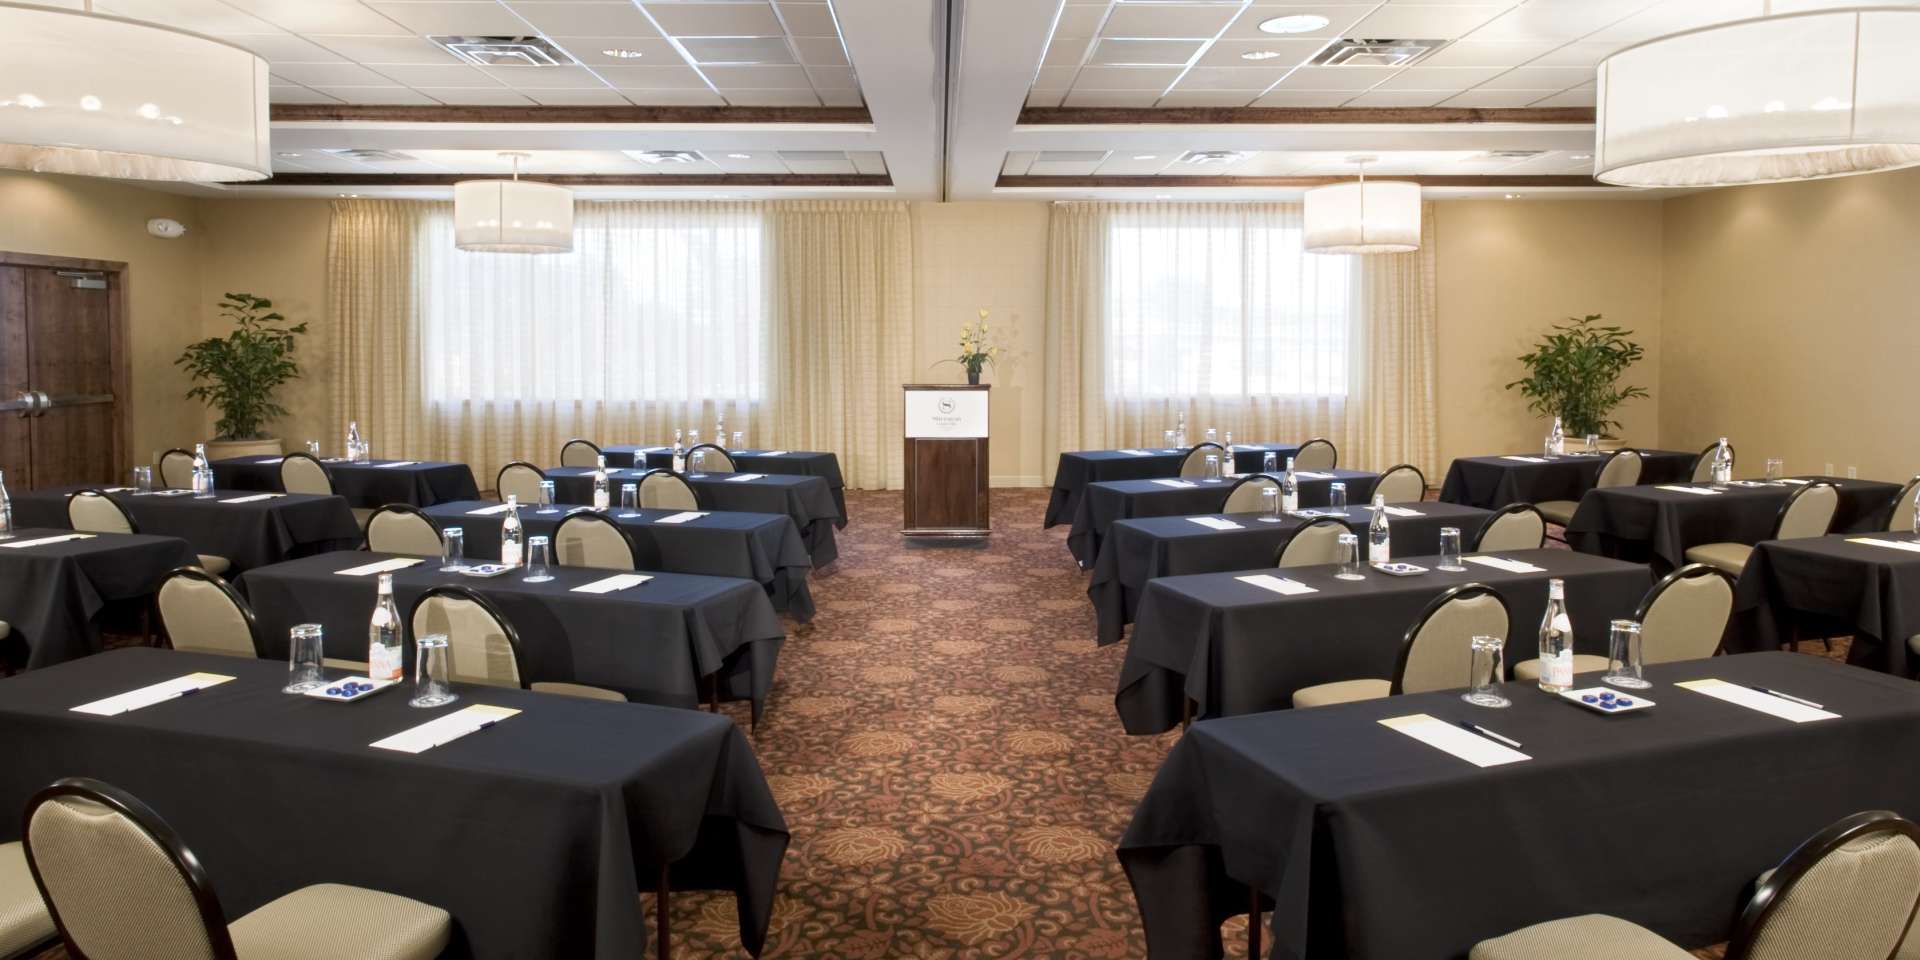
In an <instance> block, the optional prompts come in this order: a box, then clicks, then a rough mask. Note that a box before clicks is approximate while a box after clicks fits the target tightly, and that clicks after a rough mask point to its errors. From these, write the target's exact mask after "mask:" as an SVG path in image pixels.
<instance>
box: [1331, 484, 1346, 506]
mask: <svg viewBox="0 0 1920 960" xmlns="http://www.w3.org/2000/svg"><path fill="white" fill-rule="evenodd" d="M1327 506H1329V507H1332V508H1333V509H1335V510H1345V509H1346V508H1347V485H1346V484H1344V483H1337V482H1336V483H1330V484H1327Z"/></svg>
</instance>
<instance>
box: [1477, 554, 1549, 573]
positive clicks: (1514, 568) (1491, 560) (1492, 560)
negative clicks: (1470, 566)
mask: <svg viewBox="0 0 1920 960" xmlns="http://www.w3.org/2000/svg"><path fill="white" fill-rule="evenodd" d="M1460 559H1461V560H1463V561H1465V562H1467V563H1477V564H1479V565H1481V566H1483V567H1492V568H1494V569H1495V570H1505V571H1506V572H1508V573H1545V572H1546V570H1547V568H1546V567H1536V566H1534V565H1533V564H1531V563H1527V562H1525V561H1521V560H1508V559H1507V558H1505V557H1461V558H1460Z"/></svg>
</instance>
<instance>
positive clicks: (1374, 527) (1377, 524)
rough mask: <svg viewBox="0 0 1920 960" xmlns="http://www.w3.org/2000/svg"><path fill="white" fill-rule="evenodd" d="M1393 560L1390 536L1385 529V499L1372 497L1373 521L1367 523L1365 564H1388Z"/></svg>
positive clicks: (1376, 495) (1378, 495)
mask: <svg viewBox="0 0 1920 960" xmlns="http://www.w3.org/2000/svg"><path fill="white" fill-rule="evenodd" d="M1392 560H1393V547H1392V534H1391V532H1390V531H1388V529H1387V498H1386V496H1385V495H1384V494H1379V493H1376V494H1374V495H1373V519H1372V520H1370V521H1368V522H1367V562H1368V563H1390V562H1392Z"/></svg>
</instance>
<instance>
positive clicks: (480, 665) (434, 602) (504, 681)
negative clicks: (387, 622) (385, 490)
mask: <svg viewBox="0 0 1920 960" xmlns="http://www.w3.org/2000/svg"><path fill="white" fill-rule="evenodd" d="M408 619H409V621H410V622H411V623H412V624H413V636H414V638H415V640H418V639H419V638H420V637H423V636H426V635H428V634H433V633H438V634H444V635H445V636H446V638H447V655H448V656H447V659H448V666H449V668H450V669H449V671H448V672H449V675H450V676H451V677H452V678H453V680H454V682H456V683H477V684H484V685H486V686H491V687H526V688H527V689H529V690H532V691H534V692H535V693H553V694H559V695H562V696H569V697H582V698H588V699H594V700H617V701H621V702H624V701H625V700H626V699H627V698H626V697H625V696H623V695H621V694H620V693H619V692H618V691H614V690H606V689H602V688H600V687H589V686H586V685H584V684H578V683H563V682H558V681H542V682H539V683H534V684H527V683H526V682H525V680H524V677H523V676H522V674H521V670H520V634H519V632H518V631H516V630H514V628H513V624H511V623H509V622H508V621H507V618H506V617H504V616H502V615H501V613H500V611H499V609H498V608H497V607H495V606H494V605H493V602H492V601H490V600H488V599H487V598H486V597H483V596H481V595H480V594H477V593H474V592H473V591H471V590H468V589H467V588H465V587H461V586H440V587H434V588H433V589H431V590H428V591H427V592H426V593H425V594H423V595H422V596H421V597H420V599H419V600H418V601H417V602H415V603H414V605H413V615H412V616H411V617H409V618H408Z"/></svg>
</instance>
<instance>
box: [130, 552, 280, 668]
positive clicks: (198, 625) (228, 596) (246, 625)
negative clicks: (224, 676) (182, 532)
mask: <svg viewBox="0 0 1920 960" xmlns="http://www.w3.org/2000/svg"><path fill="white" fill-rule="evenodd" d="M154 603H155V605H156V606H158V607H159V608H160V625H161V626H162V627H164V628H165V629H166V631H167V638H168V639H169V640H171V641H172V642H173V648H174V649H175V650H183V651H187V652H190V653H217V654H220V655H221V656H227V657H258V656H259V655H260V641H259V624H258V623H257V622H255V620H254V617H253V608H252V607H249V606H247V602H246V601H245V600H242V599H240V594H239V593H238V592H236V591H235V590H234V589H233V587H232V586H230V585H228V583H227V582H226V581H225V580H222V579H220V578H219V577H217V576H214V575H213V574H211V573H208V572H207V571H205V570H202V569H200V568H199V567H177V568H175V569H173V570H171V571H168V573H167V576H166V579H164V580H161V581H160V589H159V590H158V591H156V592H155V594H154Z"/></svg>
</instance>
